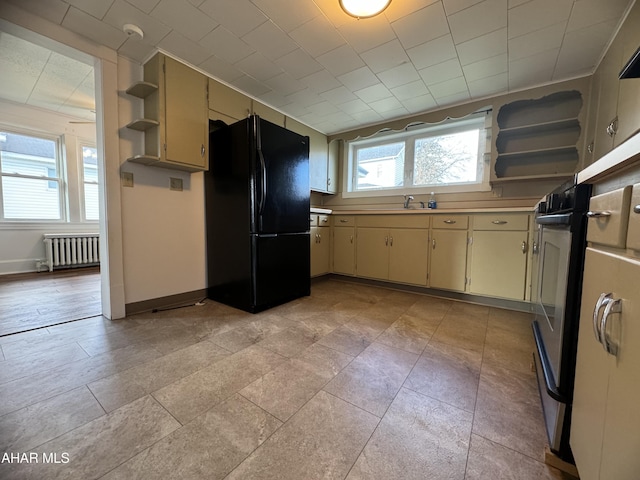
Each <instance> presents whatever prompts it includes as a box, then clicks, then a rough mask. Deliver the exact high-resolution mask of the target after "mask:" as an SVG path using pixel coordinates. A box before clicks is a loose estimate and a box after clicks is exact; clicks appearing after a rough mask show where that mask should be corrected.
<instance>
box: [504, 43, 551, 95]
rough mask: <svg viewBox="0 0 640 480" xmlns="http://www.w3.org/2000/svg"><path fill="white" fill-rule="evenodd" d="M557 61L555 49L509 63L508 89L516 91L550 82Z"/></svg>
mask: <svg viewBox="0 0 640 480" xmlns="http://www.w3.org/2000/svg"><path fill="white" fill-rule="evenodd" d="M557 59H558V50H557V49H556V50H549V51H546V52H540V53H537V54H535V55H531V56H530V57H526V58H521V59H520V60H515V61H513V62H509V89H511V90H516V89H520V88H523V87H525V86H526V85H541V84H545V83H548V82H550V81H551V78H552V77H553V70H554V69H555V66H556V61H557Z"/></svg>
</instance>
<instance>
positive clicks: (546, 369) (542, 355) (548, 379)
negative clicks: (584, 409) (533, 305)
mask: <svg viewBox="0 0 640 480" xmlns="http://www.w3.org/2000/svg"><path fill="white" fill-rule="evenodd" d="M531 326H532V328H533V337H534V339H535V342H536V349H537V350H538V358H539V359H540V366H541V367H542V376H543V377H544V383H545V387H546V390H547V393H548V394H549V396H550V397H551V398H553V399H554V400H557V401H558V402H560V403H568V398H567V397H565V396H564V395H563V394H562V393H560V390H558V387H557V386H556V382H555V379H554V378H553V371H552V370H551V365H550V364H549V357H547V351H546V349H545V348H544V343H543V340H542V333H540V327H539V326H538V322H537V321H534V322H533V323H532V324H531Z"/></svg>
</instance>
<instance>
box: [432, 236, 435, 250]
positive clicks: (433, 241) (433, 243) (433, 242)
mask: <svg viewBox="0 0 640 480" xmlns="http://www.w3.org/2000/svg"><path fill="white" fill-rule="evenodd" d="M431 245H433V249H434V250H435V249H436V239H435V238H434V239H433V240H431Z"/></svg>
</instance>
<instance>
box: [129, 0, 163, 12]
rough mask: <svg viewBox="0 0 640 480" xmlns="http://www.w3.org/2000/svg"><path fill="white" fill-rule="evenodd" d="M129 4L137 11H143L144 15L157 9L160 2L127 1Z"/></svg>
mask: <svg viewBox="0 0 640 480" xmlns="http://www.w3.org/2000/svg"><path fill="white" fill-rule="evenodd" d="M127 3H130V4H131V5H133V6H134V7H136V8H137V9H139V10H142V11H143V12H144V13H151V10H153V9H154V8H156V5H158V3H160V0H127Z"/></svg>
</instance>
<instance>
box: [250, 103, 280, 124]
mask: <svg viewBox="0 0 640 480" xmlns="http://www.w3.org/2000/svg"><path fill="white" fill-rule="evenodd" d="M251 111H252V113H254V114H255V115H258V116H259V117H260V118H263V119H265V120H266V121H268V122H271V123H275V124H276V125H279V126H281V127H284V123H285V116H284V113H280V112H279V111H277V110H274V109H273V108H271V107H268V106H266V105H264V104H262V103H260V102H258V101H257V100H254V101H253V102H252V109H251Z"/></svg>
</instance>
